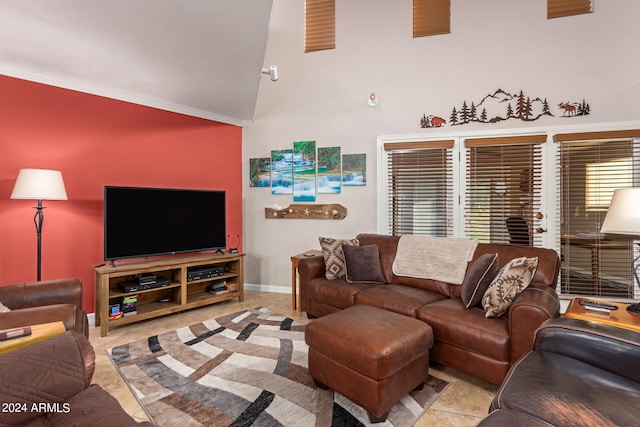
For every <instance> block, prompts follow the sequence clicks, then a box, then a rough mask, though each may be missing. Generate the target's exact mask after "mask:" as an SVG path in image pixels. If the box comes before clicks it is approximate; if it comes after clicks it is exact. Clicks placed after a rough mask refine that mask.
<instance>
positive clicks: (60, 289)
mask: <svg viewBox="0 0 640 427" xmlns="http://www.w3.org/2000/svg"><path fill="white" fill-rule="evenodd" d="M0 302H2V304H4V305H5V306H6V307H8V308H10V309H11V311H10V312H7V313H0V329H10V328H17V327H20V326H27V325H37V324H40V323H49V322H57V321H62V322H64V326H65V329H66V330H67V331H76V332H79V333H81V334H83V335H84V336H85V337H87V338H88V337H89V321H88V319H87V313H85V312H84V310H83V309H82V282H81V281H80V279H77V278H70V279H55V280H46V281H42V282H29V283H20V284H14V285H6V286H0Z"/></svg>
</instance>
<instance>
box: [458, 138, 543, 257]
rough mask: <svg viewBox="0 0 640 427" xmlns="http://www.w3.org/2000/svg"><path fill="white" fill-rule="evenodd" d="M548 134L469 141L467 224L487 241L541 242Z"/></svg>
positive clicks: (474, 235) (468, 230) (472, 234)
mask: <svg viewBox="0 0 640 427" xmlns="http://www.w3.org/2000/svg"><path fill="white" fill-rule="evenodd" d="M546 138H547V136H546V135H526V136H510V137H497V138H472V139H467V140H465V147H466V149H467V161H466V190H465V229H466V233H467V236H469V237H471V238H475V239H478V240H480V241H481V242H483V243H511V244H519V245H526V246H532V245H540V244H541V241H542V239H541V236H540V234H539V233H538V234H536V233H534V232H535V231H536V230H535V228H534V221H535V219H534V215H535V214H537V213H538V212H540V207H541V189H542V143H544V142H545V141H546Z"/></svg>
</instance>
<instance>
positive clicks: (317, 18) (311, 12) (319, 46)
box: [304, 0, 336, 52]
mask: <svg viewBox="0 0 640 427" xmlns="http://www.w3.org/2000/svg"><path fill="white" fill-rule="evenodd" d="M304 16H305V19H304V51H305V52H316V51H319V50H327V49H335V48H336V3H335V0H306V2H305V9H304Z"/></svg>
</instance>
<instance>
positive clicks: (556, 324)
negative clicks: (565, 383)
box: [534, 318, 640, 382]
mask: <svg viewBox="0 0 640 427" xmlns="http://www.w3.org/2000/svg"><path fill="white" fill-rule="evenodd" d="M534 349H535V350H536V351H546V352H552V353H557V354H561V355H564V356H567V357H571V358H572V359H576V360H580V361H581V362H584V363H587V364H589V365H591V366H595V367H597V368H599V369H602V370H604V371H608V372H612V373H614V374H616V375H620V376H621V377H624V378H628V379H630V380H632V381H635V382H640V370H639V369H638V365H639V364H640V332H637V331H632V330H630V329H623V328H618V327H615V326H610V325H605V324H603V323H596V322H589V321H586V320H580V319H569V318H557V319H551V320H548V321H546V322H545V323H544V324H542V325H541V326H540V328H539V329H538V331H537V332H536V336H535V342H534Z"/></svg>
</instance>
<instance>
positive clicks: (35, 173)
mask: <svg viewBox="0 0 640 427" xmlns="http://www.w3.org/2000/svg"><path fill="white" fill-rule="evenodd" d="M11 198H12V199H27V200H37V201H38V206H37V207H34V209H36V214H35V215H34V217H33V222H34V223H35V225H36V235H37V239H38V271H37V280H38V281H40V280H41V267H40V266H41V260H42V223H43V222H44V213H43V212H42V210H43V209H44V207H43V206H42V201H43V200H67V191H66V190H65V188H64V181H63V180H62V173H61V172H60V171H55V170H48V169H20V172H19V173H18V178H17V179H16V183H15V185H14V187H13V192H12V193H11Z"/></svg>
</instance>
